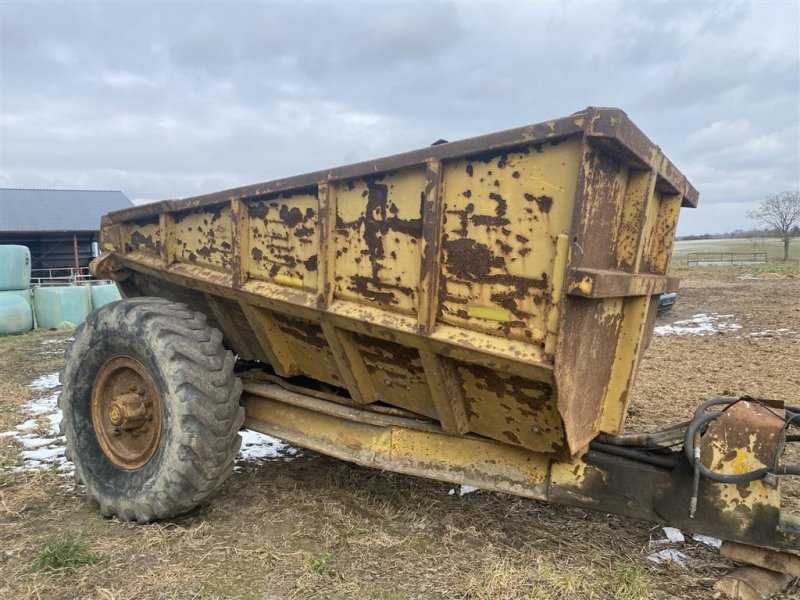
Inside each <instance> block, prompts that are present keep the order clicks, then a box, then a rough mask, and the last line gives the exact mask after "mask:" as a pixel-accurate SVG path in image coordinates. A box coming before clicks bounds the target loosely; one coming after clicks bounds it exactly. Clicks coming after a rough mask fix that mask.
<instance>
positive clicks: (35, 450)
mask: <svg viewBox="0 0 800 600" xmlns="http://www.w3.org/2000/svg"><path fill="white" fill-rule="evenodd" d="M59 386H60V383H59V382H58V373H50V374H49V375H43V376H42V377H38V378H37V379H35V380H34V381H33V382H32V383H31V384H30V385H29V386H28V387H29V388H30V389H32V390H35V391H45V390H47V391H50V390H54V389H55V388H58V387H59ZM24 410H25V412H26V413H27V414H28V415H30V416H31V417H33V418H30V419H27V420H26V421H24V422H22V423H20V424H19V425H17V426H16V427H15V428H14V429H13V430H12V431H4V432H0V436H2V437H9V438H14V439H16V440H17V441H19V443H20V444H21V445H22V451H21V452H20V457H21V458H22V463H21V464H19V465H17V466H14V467H10V468H9V470H11V471H16V472H20V471H38V470H41V469H51V468H55V469H56V470H57V471H59V472H63V473H64V474H67V475H71V474H72V472H73V471H74V467H73V465H72V463H71V462H70V461H68V460H67V458H66V456H65V451H66V448H65V444H66V442H65V440H64V437H63V436H62V435H61V434H60V431H59V424H60V423H61V410H60V409H59V408H58V392H55V393H52V394H50V395H48V396H44V397H41V398H33V399H32V400H29V401H28V402H27V403H26V404H25V406H24ZM37 419H38V420H37ZM41 419H44V421H45V423H46V427H45V428H44V429H45V431H44V432H43V433H42V435H41V436H40V435H37V433H35V431H36V430H37V429H38V428H39V425H40V422H41Z"/></svg>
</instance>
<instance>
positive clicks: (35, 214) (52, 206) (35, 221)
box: [0, 188, 133, 232]
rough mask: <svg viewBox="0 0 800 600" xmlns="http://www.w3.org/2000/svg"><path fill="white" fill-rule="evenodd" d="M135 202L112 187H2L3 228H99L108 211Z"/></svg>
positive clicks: (0, 219)
mask: <svg viewBox="0 0 800 600" xmlns="http://www.w3.org/2000/svg"><path fill="white" fill-rule="evenodd" d="M132 206H133V202H131V201H130V199H129V198H128V197H127V196H126V195H125V194H123V193H122V192H119V191H112V190H35V189H18V188H0V232H12V231H97V230H99V229H100V218H101V217H102V216H103V215H104V214H106V213H108V212H110V211H113V210H121V209H123V208H130V207H132Z"/></svg>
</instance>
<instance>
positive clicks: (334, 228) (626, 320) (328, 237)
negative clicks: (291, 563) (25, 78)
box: [97, 108, 697, 458]
mask: <svg viewBox="0 0 800 600" xmlns="http://www.w3.org/2000/svg"><path fill="white" fill-rule="evenodd" d="M696 202H697V192H696V191H695V190H694V188H692V187H691V185H690V184H689V183H688V182H687V181H686V179H685V178H684V177H683V176H682V175H681V174H680V173H679V172H678V171H677V170H676V169H675V168H674V167H673V166H672V164H671V163H670V162H669V161H668V160H667V159H666V158H665V157H664V156H663V154H662V153H661V151H660V150H659V149H658V147H657V146H655V145H654V144H652V143H651V142H650V141H649V140H648V139H647V138H646V137H645V136H644V134H642V133H641V132H640V131H639V130H638V129H637V128H636V127H635V125H633V124H632V123H631V122H630V121H629V120H628V118H627V117H626V116H625V114H624V113H623V112H622V111H619V110H618V109H599V108H589V109H587V110H585V111H582V112H579V113H576V114H574V115H572V116H570V117H566V118H563V119H557V120H554V121H548V122H545V123H539V124H536V125H531V126H528V127H523V128H519V129H515V130H510V131H506V132H500V133H497V134H491V135H488V136H483V137H479V138H474V139H471V140H464V141H461V142H453V143H445V144H440V145H436V146H433V147H429V148H424V149H422V150H418V151H415V152H410V153H406V154H401V155H397V156H393V157H388V158H383V159H379V160H376V161H368V162H365V163H359V164H356V165H350V166H347V167H341V168H337V169H332V170H330V171H321V172H317V173H311V174H308V175H302V176H298V177H293V178H289V179H282V180H278V181H274V182H268V183H263V184H257V185H254V186H247V187H244V188H237V189H234V190H228V191H226V192H219V193H217V194H209V195H206V196H201V197H197V198H190V199H187V200H180V201H172V200H170V201H164V202H161V203H158V204H155V205H148V206H142V207H135V208H133V209H130V210H126V211H121V212H117V213H112V214H111V215H108V216H107V217H106V218H105V219H104V221H103V228H102V234H101V237H102V242H103V248H104V249H105V250H106V251H109V252H111V254H110V256H112V257H113V258H112V259H105V258H104V259H103V261H104V262H102V263H100V265H99V266H98V267H97V268H98V269H100V270H102V271H103V272H104V273H105V272H106V270H113V271H114V275H115V277H116V278H118V279H121V280H123V283H121V284H120V287H121V288H122V290H123V292H124V293H125V294H126V295H142V294H155V295H160V296H164V297H168V298H172V299H179V297H180V299H182V300H185V299H186V297H187V296H190V297H191V296H193V295H195V294H197V292H201V294H202V299H201V300H197V299H196V298H190V302H191V303H192V305H193V306H199V310H203V311H204V312H206V313H207V314H209V316H210V318H212V319H213V322H214V323H215V324H217V325H218V326H219V327H220V329H221V330H222V331H223V334H224V338H225V343H226V345H228V346H229V347H230V348H232V349H233V350H234V351H235V352H236V353H237V354H239V355H240V356H241V357H243V358H247V359H257V360H261V361H263V362H265V363H268V364H269V365H270V366H271V367H272V369H273V370H274V371H275V372H276V373H278V374H281V375H284V376H296V375H304V376H306V377H311V378H313V379H315V380H318V381H322V382H326V383H328V384H330V385H335V386H338V387H343V388H345V389H346V390H347V391H348V393H349V395H350V397H351V398H352V399H353V400H355V401H357V402H359V403H360V404H363V405H370V404H373V403H381V404H383V405H389V406H396V407H398V408H402V409H405V410H409V411H412V412H414V413H416V414H419V415H420V416H423V417H426V418H431V419H435V420H437V421H439V422H440V423H442V425H443V426H444V427H445V428H446V429H447V430H448V431H451V432H456V433H458V434H460V435H466V434H468V433H470V432H471V433H474V434H478V435H482V436H484V437H487V438H490V439H494V440H496V441H498V442H502V443H505V444H509V445H512V446H516V447H520V448H526V449H528V450H533V451H537V452H542V453H545V454H547V455H550V456H557V457H560V458H570V457H578V456H580V455H581V454H582V453H583V452H585V451H586V448H587V445H588V443H589V441H590V440H591V439H592V438H593V437H594V436H595V435H597V434H598V433H599V432H601V431H604V432H607V433H618V432H619V431H620V429H621V427H622V426H623V423H624V416H625V413H626V412H627V397H628V394H627V392H628V390H629V389H630V386H631V385H632V383H633V379H634V375H635V371H636V365H637V364H638V360H639V357H640V355H641V352H642V350H643V348H644V345H645V344H644V342H645V341H646V339H647V336H648V335H649V330H650V329H651V327H652V319H651V313H652V312H653V311H652V310H651V309H652V306H651V305H652V304H653V302H651V301H650V300H651V298H657V296H658V294H659V293H661V292H662V291H664V290H667V289H674V287H675V282H674V281H673V280H671V279H668V278H667V277H666V275H665V273H666V267H667V262H668V260H669V255H670V252H671V248H672V240H673V238H674V230H675V225H676V223H677V213H678V209H679V207H680V206H681V205H684V206H694V205H695V204H696Z"/></svg>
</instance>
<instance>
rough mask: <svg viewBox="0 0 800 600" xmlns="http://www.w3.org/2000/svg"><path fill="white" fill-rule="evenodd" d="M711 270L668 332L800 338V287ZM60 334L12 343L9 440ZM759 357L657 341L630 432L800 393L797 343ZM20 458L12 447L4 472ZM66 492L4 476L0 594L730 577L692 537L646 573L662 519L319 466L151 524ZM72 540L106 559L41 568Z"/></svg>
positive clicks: (266, 476) (599, 596) (723, 347)
mask: <svg viewBox="0 0 800 600" xmlns="http://www.w3.org/2000/svg"><path fill="white" fill-rule="evenodd" d="M709 273H712V271H704V272H703V274H702V276H701V277H690V279H689V281H688V282H687V283H688V284H689V285H687V286H686V288H685V292H684V293H682V294H681V296H680V297H679V301H678V302H679V303H678V305H677V306H676V309H675V310H676V312H675V314H674V315H670V316H669V317H668V320H669V321H672V320H676V319H678V318H681V317H683V316H684V315H690V314H692V313H693V312H709V311H712V310H715V311H717V312H727V311H733V312H736V313H737V314H738V313H741V314H745V313H747V314H750V315H751V316H750V317H747V324H748V325H747V326H748V327H752V328H758V327H763V326H765V325H772V326H774V325H775V323H783V322H784V321H791V323H792V325H791V326H794V327H796V328H798V329H800V311H796V312H791V311H792V310H794V309H793V308H792V306H791V301H790V300H791V298H790V296H789V294H791V293H799V292H800V289H798V288H797V285H798V284H799V283H800V280H797V279H787V278H777V279H773V278H772V276H770V277H769V278H767V279H764V280H763V281H748V282H740V281H738V280H736V278H735V277H736V275H737V272H731V271H727V272H725V273H723V272H719V273H718V274H714V275H713V276H709ZM713 273H716V272H713ZM731 273H733V274H731ZM704 281H705V282H707V283H705V284H704ZM741 286H745V287H744V288H742V287H741ZM759 290H760V291H759ZM759 294H761V295H759ZM767 294H768V295H769V297H770V301H766V296H765V295H767ZM776 298H778V299H781V301H780V302H777V301H776V300H775V299H776ZM748 307H749V308H748ZM59 336H61V337H59ZM49 337H57V338H59V339H63V338H64V337H66V336H65V335H64V334H55V333H52V332H51V333H36V334H32V335H26V336H21V337H16V338H5V339H2V338H0V357H2V358H0V394H2V396H0V400H2V401H0V427H2V429H0V431H2V430H7V429H10V428H12V427H13V426H14V425H15V424H16V423H18V422H20V421H21V420H23V419H24V418H25V416H24V415H22V414H21V413H20V407H21V406H22V405H23V404H24V403H25V402H26V401H27V400H28V399H29V396H30V395H31V393H32V392H31V390H29V389H28V388H27V385H28V383H29V382H30V381H31V380H32V379H33V378H35V377H36V376H38V375H42V374H45V373H51V372H54V371H57V370H58V369H59V368H60V360H61V358H60V357H59V356H58V355H55V354H46V355H41V356H37V353H39V352H41V351H42V349H43V348H45V349H46V350H45V351H52V350H54V349H55V348H53V347H48V346H49V345H43V344H42V341H44V340H45V339H47V338H49ZM744 344H748V345H746V346H745V345H744ZM755 344H756V345H754V346H751V345H749V343H747V342H746V341H742V340H737V339H736V338H733V337H731V336H724V335H723V336H715V337H713V338H709V339H707V340H699V339H694V340H692V339H682V338H656V339H655V340H654V342H653V344H652V345H651V348H650V350H649V351H648V354H647V356H646V358H645V360H644V362H643V364H642V376H641V377H640V380H639V382H638V383H637V386H636V389H635V391H634V403H635V408H634V411H633V414H632V417H631V421H630V423H631V427H632V428H634V429H635V428H641V429H644V428H652V427H653V426H654V425H658V424H661V423H663V422H665V421H669V422H673V421H676V420H679V419H681V418H683V417H684V416H685V413H687V412H689V411H691V409H692V407H693V406H695V405H696V404H697V402H698V401H699V400H702V399H704V398H706V397H708V396H709V395H711V394H715V393H722V392H723V391H725V390H729V391H732V392H739V391H742V392H746V391H750V393H753V391H752V390H753V387H756V386H761V387H759V389H757V390H756V393H760V392H761V391H763V392H764V393H766V394H769V395H773V396H788V395H790V394H792V393H796V388H797V384H798V383H800V382H796V381H794V380H792V379H791V378H792V377H795V378H796V377H797V375H796V373H797V372H800V371H795V372H794V373H795V374H794V375H791V371H790V370H789V369H790V368H791V366H792V364H793V363H792V362H791V361H792V360H795V361H796V360H797V356H798V354H800V353H797V348H798V345H797V344H794V345H791V343H790V342H789V341H787V340H781V339H775V340H772V341H771V342H770V341H769V340H760V341H757V342H756V343H755ZM53 346H57V345H56V344H54V345H53ZM792 351H794V352H795V353H794V354H791V352H792ZM747 352H749V353H750V354H747ZM731 357H733V358H731ZM734 358H735V359H736V360H735V361H734ZM735 365H738V366H735ZM795 400H796V398H795ZM795 403H796V402H795ZM17 452H18V448H17V447H14V446H13V445H11V444H9V443H8V440H5V439H3V438H0V460H12V459H13V457H14V456H16V453H17ZM3 457H6V458H3ZM67 484H68V482H67V481H66V480H65V479H64V478H63V477H61V476H59V475H57V474H54V473H50V472H42V473H35V474H34V473H9V472H8V471H4V470H2V469H0V597H2V598H41V597H46V598H53V599H62V598H63V599H67V598H69V599H72V598H87V599H88V598H109V599H128V598H146V599H150V598H268V599H269V598H297V599H305V598H359V599H367V598H370V599H372V598H374V599H384V600H395V599H398V600H399V599H405V598H420V599H422V598H425V599H428V598H430V599H445V598H448V599H449V598H456V599H465V600H467V599H468V600H494V599H498V600H499V599H511V600H514V599H520V600H521V599H536V600H540V599H541V600H547V599H551V598H552V599H556V598H558V599H563V600H571V599H594V600H612V599H615V600H616V599H620V600H651V599H652V600H662V599H668V598H686V599H701V598H708V597H709V595H710V593H709V590H710V587H711V585H712V584H713V582H714V581H715V580H716V578H717V577H719V576H720V575H721V574H723V573H724V572H726V571H727V570H728V569H729V568H730V563H728V562H727V561H725V560H723V559H721V558H720V557H719V555H718V553H717V552H716V551H715V550H713V549H710V548H708V547H706V546H702V545H699V544H694V543H692V542H691V541H690V542H688V543H687V544H686V545H685V547H683V548H682V550H683V551H684V552H685V553H686V554H688V555H689V558H690V568H689V569H681V568H678V567H675V566H671V565H668V564H662V565H655V564H652V563H650V562H648V561H646V560H645V558H644V557H645V556H646V555H647V554H648V553H649V552H650V550H649V548H648V544H649V542H650V540H651V538H659V537H662V534H661V532H660V529H659V528H658V527H656V526H654V525H651V524H648V523H640V522H635V521H631V520H628V519H623V518H619V517H615V516H610V515H604V514H599V513H592V512H588V511H583V510H579V509H572V508H565V507H560V506H555V505H547V504H543V503H539V502H534V501H530V500H525V499H520V498H516V497H511V496H505V495H502V494H493V493H484V492H477V493H473V494H468V495H465V496H463V497H459V496H458V495H448V493H447V492H448V490H449V489H450V486H448V485H445V484H440V483H437V482H432V481H426V480H422V479H417V478H413V477H407V476H403V475H398V474H393V473H384V472H380V471H376V470H370V469H366V468H361V467H357V466H354V465H351V464H348V463H344V462H341V461H337V460H334V459H331V458H327V457H324V456H320V455H316V454H313V453H303V454H301V455H300V456H299V457H298V458H297V459H295V460H293V461H289V462H286V461H281V460H276V461H264V462H261V463H258V464H252V463H251V464H246V465H244V468H243V469H242V470H241V471H240V472H237V473H236V474H235V475H234V476H233V477H232V478H231V479H230V480H229V481H228V482H227V483H226V484H225V485H224V486H223V488H222V490H221V491H220V492H219V494H218V495H217V496H216V497H215V498H213V499H212V500H211V502H210V503H208V504H206V505H204V506H201V507H199V508H198V509H197V510H195V511H193V512H192V513H190V514H189V515H185V516H183V517H181V518H178V519H174V520H173V521H170V522H164V523H158V524H152V525H146V526H132V525H126V524H123V523H120V522H118V521H116V520H109V519H104V518H103V517H101V516H100V515H99V514H98V512H97V510H96V508H95V507H93V506H90V505H88V504H86V503H85V502H84V500H83V497H82V490H81V489H80V488H73V487H72V486H70V485H67ZM794 501H796V500H793V501H792V502H794ZM66 534H69V535H71V536H72V539H75V540H79V541H80V542H82V543H84V544H85V550H86V552H88V553H89V554H91V555H92V556H94V557H96V561H95V562H93V563H92V564H85V565H82V566H75V568H73V569H72V570H54V571H40V572H37V571H36V570H35V569H34V565H35V563H36V561H37V559H38V558H39V557H40V556H42V553H43V552H44V551H45V550H46V549H48V548H51V547H52V545H53V544H58V543H59V542H60V541H62V540H63V539H64V536H65V535H66ZM792 594H794V597H797V596H798V594H800V587H798V586H797V584H795V587H794V588H793V589H792V590H791V591H790V592H789V593H788V595H786V596H785V597H786V598H789V597H792V596H791V595H792Z"/></svg>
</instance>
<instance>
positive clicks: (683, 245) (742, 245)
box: [672, 238, 800, 265]
mask: <svg viewBox="0 0 800 600" xmlns="http://www.w3.org/2000/svg"><path fill="white" fill-rule="evenodd" d="M690 252H766V254H767V261H769V262H772V261H780V260H783V242H782V241H781V240H779V239H778V238H739V239H722V240H686V241H678V242H675V247H674V248H673V250H672V262H673V264H683V265H685V264H686V256H687V255H688V254H689V253H690ZM789 259H790V260H794V261H800V239H795V240H792V243H791V244H789Z"/></svg>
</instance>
